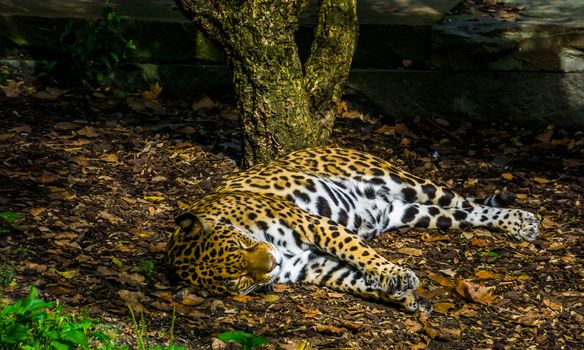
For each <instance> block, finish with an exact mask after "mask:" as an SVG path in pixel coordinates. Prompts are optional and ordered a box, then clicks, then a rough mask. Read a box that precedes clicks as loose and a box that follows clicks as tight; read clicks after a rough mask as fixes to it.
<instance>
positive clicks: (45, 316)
mask: <svg viewBox="0 0 584 350" xmlns="http://www.w3.org/2000/svg"><path fill="white" fill-rule="evenodd" d="M94 323H95V322H94V321H93V320H90V319H86V318H81V319H79V318H76V317H74V316H71V315H69V314H66V313H64V312H63V311H62V306H61V305H57V306H55V304H54V303H49V302H46V301H44V300H42V299H39V298H38V292H37V289H36V288H34V287H31V289H30V293H29V294H28V296H27V297H26V298H24V299H22V300H18V301H16V302H14V303H13V304H10V305H7V306H5V307H4V308H3V309H2V311H0V344H1V345H0V347H6V348H11V347H12V348H20V349H57V350H67V349H76V348H83V349H89V344H90V342H91V341H92V338H93V337H94V335H93V334H88V330H89V328H90V327H91V326H92V325H93V324H94ZM98 336H100V335H98ZM101 336H103V337H104V335H101ZM95 339H97V338H95Z"/></svg>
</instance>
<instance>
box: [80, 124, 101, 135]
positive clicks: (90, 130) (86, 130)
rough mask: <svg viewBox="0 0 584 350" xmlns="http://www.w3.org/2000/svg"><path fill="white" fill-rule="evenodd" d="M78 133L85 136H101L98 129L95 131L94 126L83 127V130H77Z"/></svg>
mask: <svg viewBox="0 0 584 350" xmlns="http://www.w3.org/2000/svg"><path fill="white" fill-rule="evenodd" d="M76 133H77V135H81V136H85V137H97V136H99V133H97V131H95V129H94V128H92V127H91V126H86V127H84V128H82V129H81V130H79V131H77V132H76Z"/></svg>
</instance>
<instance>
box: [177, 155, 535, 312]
mask: <svg viewBox="0 0 584 350" xmlns="http://www.w3.org/2000/svg"><path fill="white" fill-rule="evenodd" d="M493 202H496V200H493V199H492V200H490V201H489V203H493ZM176 222H177V224H178V228H177V230H176V232H175V233H174V234H173V235H172V236H171V238H170V240H169V243H168V257H169V262H170V264H171V265H172V266H173V267H174V268H175V270H176V272H177V276H178V277H179V278H180V279H181V280H182V281H183V282H184V283H185V284H187V285H190V286H191V287H192V288H194V289H195V290H198V291H199V292H200V293H201V294H203V295H220V294H241V293H243V294H245V293H249V292H251V291H254V290H257V289H259V288H260V287H262V286H265V285H268V284H270V283H274V282H278V283H287V282H308V283H314V284H318V285H324V286H328V287H330V288H333V289H336V290H339V291H343V292H348V293H352V294H354V295H357V296H361V297H364V298H370V299H375V300H380V301H388V302H394V303H398V304H401V305H403V306H404V307H405V308H406V309H408V310H411V311H414V310H425V311H429V310H430V309H431V306H430V304H429V303H428V302H427V301H426V300H424V299H422V298H420V297H418V296H417V295H416V294H415V289H416V287H417V285H418V283H419V281H418V278H417V277H416V275H415V274H414V273H413V272H412V271H411V270H409V269H407V268H405V267H402V266H399V265H396V264H393V263H391V262H390V261H388V260H386V259H385V258H383V257H382V256H381V255H379V254H378V253H377V252H375V251H374V250H373V249H371V248H370V247H368V246H367V245H366V243H364V241H366V240H368V239H371V238H373V237H376V236H378V235H379V234H381V233H383V232H386V231H389V230H392V229H396V228H400V227H424V228H440V229H448V228H462V227H467V226H487V227H493V228H497V229H500V230H501V231H504V232H508V233H510V234H512V235H514V236H515V237H516V238H519V239H524V240H533V239H535V237H536V236H537V234H538V232H539V222H538V220H537V219H536V217H535V215H534V214H533V213H530V212H528V211H524V210H519V209H507V208H499V207H495V206H491V205H484V204H479V203H475V202H473V201H470V200H467V199H465V198H463V197H461V196H460V195H458V194H456V193H455V192H453V191H452V190H450V189H448V188H446V187H443V186H438V185H436V184H434V183H433V182H432V181H430V180H426V179H421V178H419V177H416V176H414V175H411V174H409V173H407V172H404V171H402V170H401V169H399V167H397V166H396V165H394V164H391V163H389V162H387V161H384V160H383V159H380V158H378V157H375V156H373V155H370V154H366V153H363V152H359V151H355V150H349V149H343V148H332V147H320V148H312V149H307V150H302V151H297V152H293V153H291V154H289V155H287V156H285V157H283V158H281V159H278V160H276V161H273V162H271V163H269V164H267V165H260V166H256V167H254V168H251V169H249V170H247V171H244V172H240V173H238V174H235V175H234V176H232V177H231V178H229V179H227V180H226V181H225V182H224V183H223V184H222V185H221V186H220V187H219V188H217V189H216V191H215V193H213V194H211V195H209V196H207V197H204V198H203V199H202V200H201V201H199V202H198V203H196V204H194V205H193V206H192V207H191V208H189V210H188V211H187V212H186V213H184V214H181V215H180V216H178V217H177V219H176Z"/></svg>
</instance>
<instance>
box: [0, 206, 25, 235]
mask: <svg viewBox="0 0 584 350" xmlns="http://www.w3.org/2000/svg"><path fill="white" fill-rule="evenodd" d="M23 217H24V215H22V214H18V213H13V212H11V211H0V235H3V234H8V233H10V232H12V231H13V230H15V229H16V228H17V227H16V225H15V222H16V221H17V220H18V219H21V218H23Z"/></svg>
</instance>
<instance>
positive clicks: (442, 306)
mask: <svg viewBox="0 0 584 350" xmlns="http://www.w3.org/2000/svg"><path fill="white" fill-rule="evenodd" d="M453 307H454V304H452V303H434V304H432V308H433V309H434V311H436V312H437V313H439V314H443V315H447V314H448V310H450V309H452V308H453Z"/></svg>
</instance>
